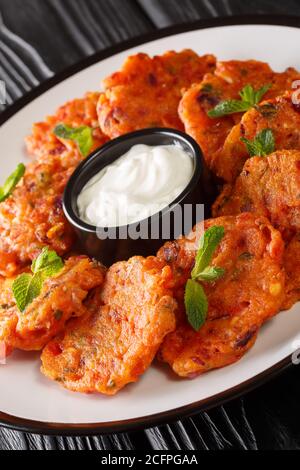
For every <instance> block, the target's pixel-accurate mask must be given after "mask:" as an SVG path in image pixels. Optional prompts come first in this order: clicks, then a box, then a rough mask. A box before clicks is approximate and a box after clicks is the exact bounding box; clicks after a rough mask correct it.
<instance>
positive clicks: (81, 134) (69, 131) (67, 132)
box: [53, 124, 93, 157]
mask: <svg viewBox="0 0 300 470" xmlns="http://www.w3.org/2000/svg"><path fill="white" fill-rule="evenodd" d="M53 133H54V135H56V136H57V137H60V138H61V139H69V140H74V141H75V142H76V143H77V145H78V148H79V150H80V152H81V154H82V155H83V156H84V157H86V156H87V155H88V154H89V153H90V151H91V148H92V146H93V129H92V128H91V127H88V126H80V127H71V126H67V125H66V124H58V125H57V126H56V127H55V128H54V130H53Z"/></svg>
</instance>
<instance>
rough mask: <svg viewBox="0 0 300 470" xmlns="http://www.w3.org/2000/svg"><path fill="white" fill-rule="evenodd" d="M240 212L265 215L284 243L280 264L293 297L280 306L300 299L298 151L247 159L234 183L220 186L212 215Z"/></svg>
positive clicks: (285, 151) (299, 162)
mask: <svg viewBox="0 0 300 470" xmlns="http://www.w3.org/2000/svg"><path fill="white" fill-rule="evenodd" d="M244 211H247V212H254V213H256V214H259V215H264V216H266V217H268V218H269V220H270V221H271V223H272V224H273V225H274V227H276V228H277V229H278V230H280V232H281V233H282V236H283V238H284V240H285V242H286V243H287V250H286V253H285V263H284V264H285V269H286V272H287V281H286V292H287V296H288V298H290V299H293V300H289V301H288V300H287V301H286V302H285V303H284V308H286V306H287V305H289V306H291V304H292V303H293V301H296V300H299V299H300V270H299V269H298V254H297V248H298V247H299V243H298V235H297V234H299V233H300V150H281V151H277V152H275V153H273V154H271V155H268V156H267V157H252V158H249V160H247V162H246V163H245V165H244V168H243V171H242V172H241V174H240V176H239V177H238V178H237V180H236V182H235V184H234V185H233V186H231V185H226V186H225V187H224V189H223V192H222V193H221V195H220V196H219V197H218V199H217V200H216V202H215V204H214V206H213V215H214V216H220V215H233V214H240V213H241V212H244ZM293 237H294V239H293ZM291 239H292V241H291ZM290 241H291V246H289V243H290Z"/></svg>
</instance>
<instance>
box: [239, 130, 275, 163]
mask: <svg viewBox="0 0 300 470" xmlns="http://www.w3.org/2000/svg"><path fill="white" fill-rule="evenodd" d="M241 141H242V142H243V143H244V144H245V145H246V147H247V151H248V153H249V155H250V157H254V156H258V157H265V156H266V155H269V154H270V153H273V152H274V150H275V138H274V134H273V132H272V130H271V129H263V130H262V131H260V132H259V133H258V134H257V135H256V137H255V139H254V140H249V139H246V138H245V137H241Z"/></svg>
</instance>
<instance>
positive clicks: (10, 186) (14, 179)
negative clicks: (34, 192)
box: [0, 163, 25, 202]
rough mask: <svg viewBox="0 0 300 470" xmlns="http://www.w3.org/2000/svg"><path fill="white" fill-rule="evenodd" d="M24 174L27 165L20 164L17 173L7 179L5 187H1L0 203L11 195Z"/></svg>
mask: <svg viewBox="0 0 300 470" xmlns="http://www.w3.org/2000/svg"><path fill="white" fill-rule="evenodd" d="M24 173H25V165H23V163H19V164H18V166H17V168H16V169H15V171H14V172H13V173H12V174H11V175H10V176H9V177H8V178H7V180H6V181H5V183H4V185H3V186H2V187H0V202H3V201H5V199H7V198H8V196H10V195H11V193H12V192H13V190H14V189H15V187H16V186H17V184H18V182H19V181H20V179H21V178H22V177H23V175H24Z"/></svg>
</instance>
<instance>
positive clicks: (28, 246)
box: [0, 156, 75, 276]
mask: <svg viewBox="0 0 300 470" xmlns="http://www.w3.org/2000/svg"><path fill="white" fill-rule="evenodd" d="M73 170H74V167H73V168H72V167H69V168H68V169H64V168H63V167H62V164H61V159H60V158H59V157H57V156H55V157H53V158H51V160H49V161H48V163H46V162H38V161H34V162H31V163H29V164H28V165H27V167H26V171H25V175H24V177H23V179H22V181H21V182H20V183H19V184H18V186H17V187H16V188H15V190H14V191H13V193H12V195H11V196H10V197H9V198H8V199H6V200H5V201H4V202H2V203H0V274H1V275H3V276H10V275H13V274H15V273H17V272H19V271H20V270H22V268H23V266H24V265H26V264H28V263H29V262H30V261H31V260H32V259H34V258H35V257H36V256H37V255H38V254H39V252H40V251H41V249H42V247H43V246H45V245H48V246H50V247H51V248H52V249H54V250H55V251H56V252H57V253H58V254H59V255H62V254H64V253H67V252H68V251H69V250H70V249H71V247H72V244H73V242H74V240H75V236H74V232H73V229H72V227H71V226H70V224H69V223H68V222H67V220H66V218H65V216H64V213H63V209H62V195H63V191H64V188H65V186H66V183H67V181H68V179H69V177H70V175H71V174H72V172H73Z"/></svg>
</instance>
